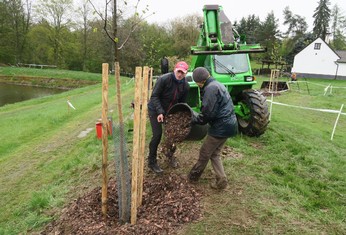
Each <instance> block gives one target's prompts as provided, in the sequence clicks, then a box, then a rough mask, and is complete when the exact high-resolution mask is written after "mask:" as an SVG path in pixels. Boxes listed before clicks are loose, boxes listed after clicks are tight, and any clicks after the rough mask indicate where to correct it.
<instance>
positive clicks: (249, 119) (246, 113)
mask: <svg viewBox="0 0 346 235" xmlns="http://www.w3.org/2000/svg"><path fill="white" fill-rule="evenodd" d="M238 105H240V113H237V119H238V126H239V131H240V132H241V133H243V134H245V135H247V136H256V137H258V136H260V135H262V134H263V133H264V132H265V131H266V129H267V126H268V123H269V112H268V106H267V104H266V98H265V97H264V96H263V95H262V94H261V93H259V92H258V91H256V90H252V89H248V90H244V91H243V92H242V94H241V97H240V99H239V102H238Z"/></svg>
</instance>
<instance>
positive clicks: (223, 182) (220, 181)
mask: <svg viewBox="0 0 346 235" xmlns="http://www.w3.org/2000/svg"><path fill="white" fill-rule="evenodd" d="M227 185H228V182H227V178H226V177H222V178H219V177H216V179H215V181H214V182H212V183H211V184H210V187H211V188H213V189H225V188H227Z"/></svg>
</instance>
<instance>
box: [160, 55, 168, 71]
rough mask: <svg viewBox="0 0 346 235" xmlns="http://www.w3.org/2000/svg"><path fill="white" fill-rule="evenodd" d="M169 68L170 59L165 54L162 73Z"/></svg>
mask: <svg viewBox="0 0 346 235" xmlns="http://www.w3.org/2000/svg"><path fill="white" fill-rule="evenodd" d="M168 70H169V62H168V59H167V58H166V57H165V56H164V57H163V58H162V59H161V74H166V73H168Z"/></svg>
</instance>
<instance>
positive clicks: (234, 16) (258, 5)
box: [130, 0, 346, 30]
mask: <svg viewBox="0 0 346 235" xmlns="http://www.w3.org/2000/svg"><path fill="white" fill-rule="evenodd" d="M130 1H132V2H136V1H137V0H130ZM330 2H331V5H330V6H329V7H330V9H332V7H333V6H334V5H335V4H338V6H339V8H341V9H342V13H343V15H346V13H345V10H346V1H345V0H330ZM318 3H319V0H243V1H239V0H238V1H234V0H218V1H210V0H140V7H145V6H146V5H149V10H150V11H151V12H155V14H154V15H152V16H150V17H149V18H147V21H148V22H159V23H161V22H162V23H164V22H167V21H168V20H172V19H174V18H176V17H181V16H185V15H187V14H192V13H197V14H201V16H202V14H203V11H202V9H203V6H204V5H209V4H218V5H221V6H223V9H224V11H225V14H226V15H227V17H228V18H229V19H230V20H231V21H232V22H234V21H235V20H237V21H240V19H241V18H242V17H247V16H248V15H252V14H255V15H256V16H259V17H260V19H261V21H264V20H265V17H266V16H267V14H268V13H269V12H270V11H274V15H275V17H276V18H278V19H279V24H280V25H282V24H283V10H284V8H285V7H286V6H289V8H290V10H291V11H292V13H293V14H297V15H300V16H304V17H305V20H306V22H307V23H308V25H309V30H312V27H313V18H312V15H313V13H314V11H315V9H316V7H317V6H318Z"/></svg>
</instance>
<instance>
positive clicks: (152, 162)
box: [148, 157, 163, 175]
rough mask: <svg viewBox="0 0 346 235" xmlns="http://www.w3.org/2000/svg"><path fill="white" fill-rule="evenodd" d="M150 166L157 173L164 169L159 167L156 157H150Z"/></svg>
mask: <svg viewBox="0 0 346 235" xmlns="http://www.w3.org/2000/svg"><path fill="white" fill-rule="evenodd" d="M148 167H149V169H150V170H151V171H153V172H154V173H155V174H158V175H160V174H162V173H163V170H162V169H161V168H160V167H159V165H158V164H157V160H156V158H153V157H148Z"/></svg>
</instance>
